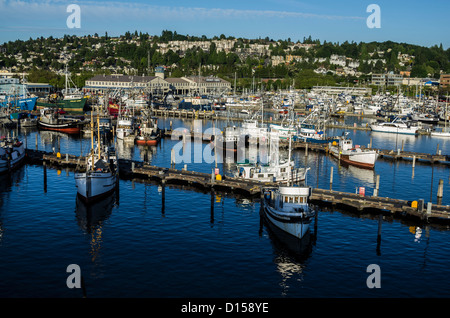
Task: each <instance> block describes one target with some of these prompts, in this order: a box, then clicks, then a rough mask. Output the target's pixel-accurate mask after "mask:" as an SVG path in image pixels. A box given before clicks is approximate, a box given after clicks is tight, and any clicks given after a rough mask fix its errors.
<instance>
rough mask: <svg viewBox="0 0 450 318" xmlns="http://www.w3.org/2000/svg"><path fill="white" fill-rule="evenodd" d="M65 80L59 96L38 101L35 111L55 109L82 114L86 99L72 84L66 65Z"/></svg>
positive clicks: (52, 95)
mask: <svg viewBox="0 0 450 318" xmlns="http://www.w3.org/2000/svg"><path fill="white" fill-rule="evenodd" d="M65 78H66V79H65V88H64V89H63V90H62V92H61V94H60V95H58V94H51V95H49V96H48V97H47V98H46V99H38V100H37V103H36V109H38V110H41V109H44V108H57V109H63V110H65V111H67V112H70V113H83V112H84V111H85V107H86V103H87V98H86V97H85V96H84V94H83V93H82V92H81V91H79V89H78V88H77V87H76V86H75V84H73V81H72V80H71V78H70V74H69V72H68V70H67V64H66V70H65ZM70 83H72V84H73V87H70Z"/></svg>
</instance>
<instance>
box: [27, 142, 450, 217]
mask: <svg viewBox="0 0 450 318" xmlns="http://www.w3.org/2000/svg"><path fill="white" fill-rule="evenodd" d="M27 158H28V162H29V163H33V164H44V165H45V166H53V167H57V168H64V167H66V168H75V167H76V166H82V165H84V157H77V156H73V155H65V154H63V155H61V154H55V153H48V152H44V151H36V150H31V149H27ZM119 175H120V178H121V179H128V180H143V181H145V180H153V181H156V182H159V183H162V184H177V185H188V186H191V187H194V188H200V189H202V190H207V191H213V190H214V191H219V192H221V191H222V192H227V193H236V194H242V195H245V196H248V197H250V198H257V197H259V196H261V194H262V190H263V188H265V187H273V186H276V185H277V184H276V183H273V182H266V183H261V182H255V181H248V180H245V179H240V178H232V177H223V176H220V178H216V176H215V174H214V173H213V172H212V173H210V174H209V173H202V172H196V171H189V170H187V169H182V170H177V169H173V168H166V167H157V166H152V165H149V164H147V163H144V162H141V161H133V160H125V159H119ZM438 199H439V198H438ZM310 201H311V203H313V204H317V205H330V206H332V207H336V208H344V209H350V210H354V211H357V212H361V211H370V212H375V213H383V214H385V213H387V214H391V215H394V216H399V217H409V218H414V219H418V220H420V221H425V222H429V223H433V222H436V223H442V222H443V223H450V206H449V205H445V206H444V205H440V204H434V203H433V204H432V203H429V202H424V201H423V200H417V201H407V200H400V199H392V198H387V197H379V196H376V195H372V196H370V195H360V194H356V193H348V192H341V191H335V190H326V189H319V188H313V189H312V196H311V199H310Z"/></svg>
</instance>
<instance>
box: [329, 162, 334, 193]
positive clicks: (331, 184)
mask: <svg viewBox="0 0 450 318" xmlns="http://www.w3.org/2000/svg"><path fill="white" fill-rule="evenodd" d="M333 168H334V167H331V172H330V190H332V188H333Z"/></svg>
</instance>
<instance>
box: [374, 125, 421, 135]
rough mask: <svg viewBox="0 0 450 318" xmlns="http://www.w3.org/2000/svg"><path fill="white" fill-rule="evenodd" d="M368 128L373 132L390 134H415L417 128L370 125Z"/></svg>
mask: <svg viewBox="0 0 450 318" xmlns="http://www.w3.org/2000/svg"><path fill="white" fill-rule="evenodd" d="M370 129H371V130H372V131H375V132H383V133H392V134H403V135H417V134H418V132H417V130H418V129H417V128H415V127H414V128H396V127H385V126H376V125H370Z"/></svg>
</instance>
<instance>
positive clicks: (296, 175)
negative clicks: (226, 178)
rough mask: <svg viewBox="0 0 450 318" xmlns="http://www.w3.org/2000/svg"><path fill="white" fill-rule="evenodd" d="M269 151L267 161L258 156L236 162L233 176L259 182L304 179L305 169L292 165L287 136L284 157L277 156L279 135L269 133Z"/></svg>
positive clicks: (286, 181)
mask: <svg viewBox="0 0 450 318" xmlns="http://www.w3.org/2000/svg"><path fill="white" fill-rule="evenodd" d="M269 137H270V138H269V149H268V150H269V153H270V155H269V156H268V158H267V159H268V160H267V162H265V161H266V160H264V159H262V158H260V159H259V160H255V161H254V162H250V161H249V160H248V161H247V160H244V161H243V162H238V163H236V172H235V177H238V178H243V179H246V180H251V181H259V182H278V183H283V184H285V183H289V182H300V181H303V180H305V178H306V172H307V169H305V168H296V167H294V161H292V160H291V143H292V138H289V154H288V157H287V160H286V159H281V158H280V156H279V143H278V142H279V139H280V137H279V135H278V134H277V133H271V134H270V135H269Z"/></svg>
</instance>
